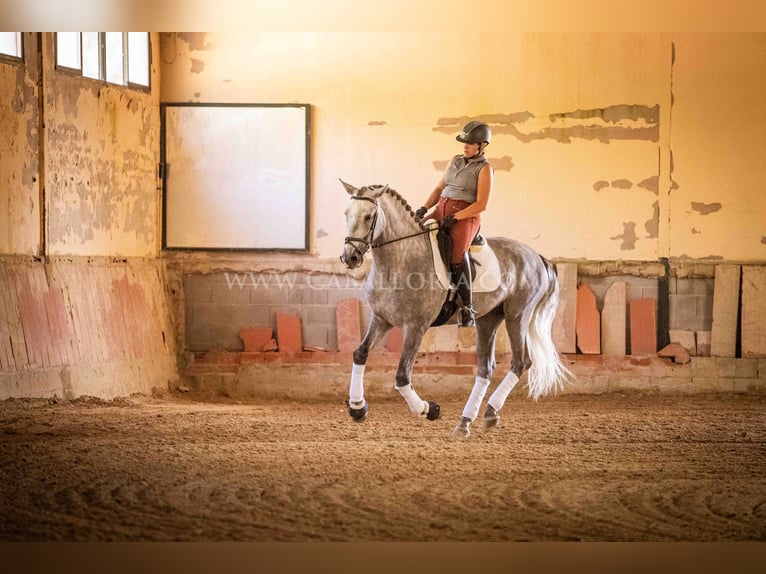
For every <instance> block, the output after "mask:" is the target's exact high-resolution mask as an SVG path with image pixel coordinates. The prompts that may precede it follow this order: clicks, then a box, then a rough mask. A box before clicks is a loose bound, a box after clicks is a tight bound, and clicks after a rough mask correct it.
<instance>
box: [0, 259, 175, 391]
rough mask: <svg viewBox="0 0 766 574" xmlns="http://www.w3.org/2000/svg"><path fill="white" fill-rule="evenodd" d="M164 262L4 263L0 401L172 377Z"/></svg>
mask: <svg viewBox="0 0 766 574" xmlns="http://www.w3.org/2000/svg"><path fill="white" fill-rule="evenodd" d="M166 284H167V282H166V280H165V277H164V270H163V266H162V264H161V262H160V261H159V260H157V259H148V260H144V259H132V260H131V261H129V262H126V261H122V260H113V259H106V258H88V259H87V260H86V259H84V258H52V259H49V260H48V261H47V262H45V263H43V262H41V261H39V260H37V259H36V258H28V257H26V258H25V257H5V258H2V259H0V285H2V286H3V288H2V289H1V290H0V399H5V398H8V397H51V396H53V395H58V396H59V397H62V398H75V397H78V396H81V395H91V396H97V397H102V398H107V399H111V398H113V397H120V396H128V395H130V394H132V393H144V394H148V393H150V392H152V390H153V389H154V388H158V389H160V390H166V389H167V388H168V385H169V384H170V383H172V382H174V381H175V380H176V378H177V370H176V353H175V336H174V328H173V324H172V322H171V319H170V297H169V296H168V293H167V288H166Z"/></svg>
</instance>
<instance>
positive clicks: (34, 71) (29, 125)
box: [0, 32, 40, 255]
mask: <svg viewBox="0 0 766 574" xmlns="http://www.w3.org/2000/svg"><path fill="white" fill-rule="evenodd" d="M23 41H24V46H23V50H24V54H25V61H26V65H25V64H24V63H19V64H15V63H8V62H7V61H0V254H2V255H7V254H19V255H37V254H38V252H39V250H40V182H39V175H40V173H39V172H40V164H39V162H40V158H39V154H38V150H39V143H40V114H39V108H38V87H37V84H38V80H39V78H40V69H39V64H38V62H39V50H38V45H37V34H36V33H32V32H25V33H24V34H23Z"/></svg>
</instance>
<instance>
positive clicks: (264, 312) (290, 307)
mask: <svg viewBox="0 0 766 574" xmlns="http://www.w3.org/2000/svg"><path fill="white" fill-rule="evenodd" d="M183 288H184V296H185V305H184V314H185V325H184V327H185V332H186V341H185V344H186V350H188V351H209V350H226V351H242V350H243V349H244V345H243V343H242V339H241V338H240V336H239V332H240V330H241V329H244V328H247V327H271V328H273V329H274V333H275V334H276V327H277V312H281V313H289V314H293V315H298V316H300V318H301V331H302V337H303V345H304V346H312V347H319V348H322V349H326V350H328V351H337V350H338V343H337V339H338V334H337V326H336V309H337V305H338V302H339V301H341V300H343V299H353V298H357V299H359V300H360V301H362V302H363V301H364V292H363V289H362V282H361V281H356V280H354V279H352V278H350V277H345V276H340V275H333V274H328V273H316V274H314V273H301V272H290V273H249V272H214V273H208V274H201V273H194V274H187V275H185V276H184V277H183ZM369 321H370V311H369V308H368V307H367V305H366V304H364V303H363V304H362V305H360V323H361V325H362V330H363V331H364V329H366V328H367V325H368V324H369Z"/></svg>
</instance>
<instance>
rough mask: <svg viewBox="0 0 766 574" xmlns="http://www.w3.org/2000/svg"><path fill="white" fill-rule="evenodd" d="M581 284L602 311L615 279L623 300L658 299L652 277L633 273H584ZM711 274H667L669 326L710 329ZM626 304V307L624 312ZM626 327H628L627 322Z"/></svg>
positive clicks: (694, 330)
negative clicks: (622, 286) (622, 285)
mask: <svg viewBox="0 0 766 574" xmlns="http://www.w3.org/2000/svg"><path fill="white" fill-rule="evenodd" d="M580 281H581V282H582V284H584V285H587V286H589V287H590V288H591V290H592V291H593V293H594V294H595V295H596V305H597V307H598V309H599V310H603V307H604V297H605V295H606V291H607V289H609V287H610V286H611V285H612V284H613V283H614V282H616V281H622V282H624V283H625V285H626V303H627V305H628V306H629V305H630V302H631V301H635V300H638V299H654V300H655V301H656V300H657V299H658V286H657V279H656V278H655V277H636V276H634V275H609V276H603V277H593V276H584V277H581V278H580ZM714 283H715V280H714V279H713V278H712V277H687V278H680V277H670V278H669V282H668V291H669V308H668V315H669V316H668V320H669V328H670V330H672V331H691V332H694V333H697V332H710V330H711V328H712V324H713V286H714ZM627 309H628V307H626V313H627ZM626 328H628V329H629V328H630V325H629V323H627V324H626Z"/></svg>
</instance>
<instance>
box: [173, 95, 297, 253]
mask: <svg viewBox="0 0 766 574" xmlns="http://www.w3.org/2000/svg"><path fill="white" fill-rule="evenodd" d="M184 107H190V108H195V107H196V108H220V109H225V108H266V109H268V108H296V109H300V110H302V111H303V113H304V114H305V131H304V136H305V152H304V153H305V156H304V158H305V172H304V174H305V180H304V190H305V191H304V198H303V199H304V202H305V203H304V205H305V207H304V226H303V245H302V246H301V247H242V246H239V247H211V246H204V245H203V246H186V245H183V246H179V245H168V237H167V229H168V205H167V203H168V171H169V170H168V168H169V167H170V166H169V165H168V163H167V133H166V132H167V110H168V109H169V108H184ZM311 133H312V132H311V104H307V103H252V102H250V103H232V102H161V103H160V164H159V166H158V167H159V174H158V175H159V177H160V179H161V180H162V217H161V224H162V243H161V249H162V251H163V252H166V253H172V252H181V253H182V252H187V253H193V252H201V253H204V252H211V253H216V252H219V253H296V254H306V253H310V250H311V217H312V203H311Z"/></svg>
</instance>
